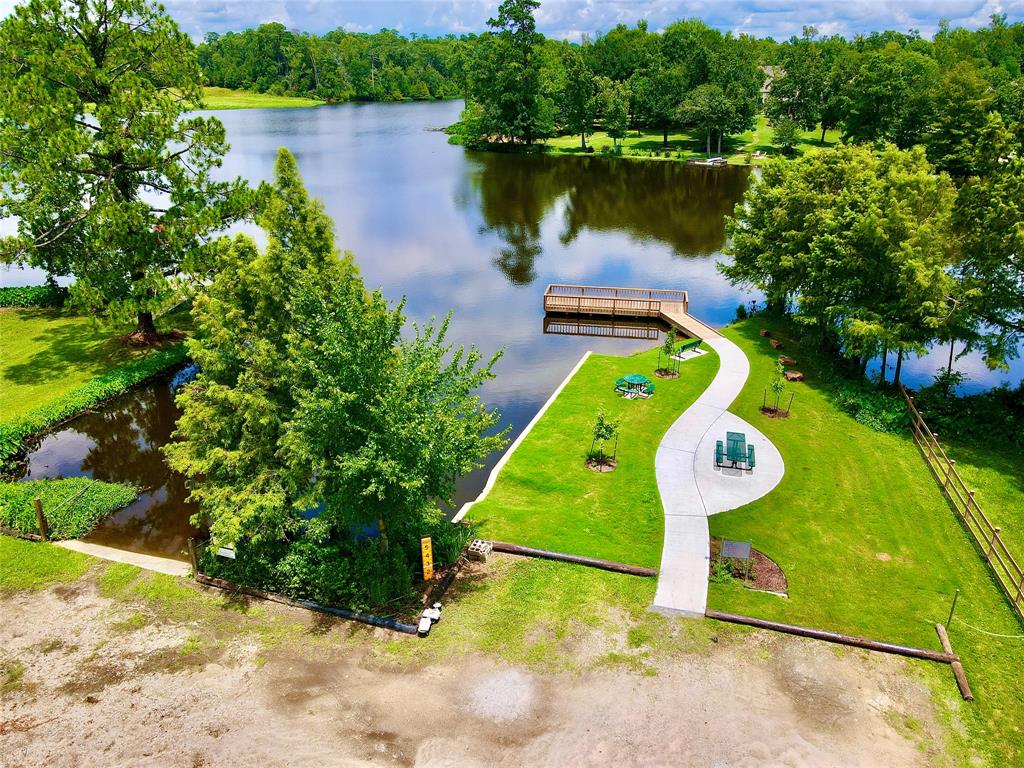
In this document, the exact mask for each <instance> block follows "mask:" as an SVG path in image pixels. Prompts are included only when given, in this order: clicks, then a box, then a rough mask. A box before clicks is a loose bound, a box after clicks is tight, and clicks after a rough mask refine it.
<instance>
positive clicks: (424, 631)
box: [416, 616, 433, 637]
mask: <svg viewBox="0 0 1024 768" xmlns="http://www.w3.org/2000/svg"><path fill="white" fill-rule="evenodd" d="M431 624H433V622H432V621H431V620H430V619H429V618H427V617H426V616H424V617H423V618H421V619H420V625H419V626H418V627H417V628H416V631H417V632H419V634H420V637H426V636H427V635H428V634H430V626H431Z"/></svg>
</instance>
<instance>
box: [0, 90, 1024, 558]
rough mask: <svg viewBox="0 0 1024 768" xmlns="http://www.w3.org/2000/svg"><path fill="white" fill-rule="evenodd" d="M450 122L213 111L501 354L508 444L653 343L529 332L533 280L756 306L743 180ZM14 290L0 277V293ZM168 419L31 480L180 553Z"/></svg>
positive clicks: (455, 326) (83, 445)
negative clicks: (541, 146) (555, 393)
mask: <svg viewBox="0 0 1024 768" xmlns="http://www.w3.org/2000/svg"><path fill="white" fill-rule="evenodd" d="M460 109H461V103H460V102H444V103H411V104H346V105H339V106H334V107H319V108H312V109H292V110H237V111H224V112H218V113H217V117H218V118H220V120H221V121H223V122H224V124H225V126H226V128H227V133H228V138H229V141H230V142H231V145H232V149H231V152H230V154H229V155H228V157H227V158H226V159H225V163H224V169H223V173H224V175H225V176H229V177H233V176H236V175H241V176H243V177H245V178H247V179H249V180H250V181H252V182H259V181H264V180H270V179H271V177H272V171H273V165H274V160H275V156H276V153H277V149H278V147H281V146H287V147H288V148H289V149H290V150H291V151H292V152H293V153H294V154H295V156H296V158H297V160H298V163H299V168H300V170H301V171H302V174H303V176H304V178H305V181H306V185H307V187H308V188H309V190H310V192H311V193H312V194H313V195H315V196H317V197H319V198H320V199H321V200H322V201H323V203H324V206H325V208H326V211H327V213H328V214H330V216H331V217H332V218H333V219H334V222H335V226H336V232H337V243H338V246H339V247H340V248H341V249H344V250H349V251H352V252H353V253H354V254H355V255H356V258H357V260H358V263H359V265H360V268H361V270H362V273H363V277H364V278H365V280H366V283H367V285H368V286H369V287H371V288H377V287H379V288H381V289H382V290H383V292H384V294H385V296H387V297H388V298H389V299H391V300H393V301H398V300H400V299H401V298H402V297H403V296H404V297H405V298H406V300H407V304H406V312H407V314H408V315H409V317H410V318H411V319H413V320H416V321H420V322H423V321H427V320H429V319H430V318H431V317H439V318H440V317H443V316H444V315H445V314H446V313H447V312H448V311H449V310H454V311H455V315H454V319H453V322H452V325H451V332H450V338H451V340H453V341H455V342H457V343H464V344H477V345H478V346H480V347H481V348H482V349H483V351H484V352H485V353H490V352H493V351H496V350H499V349H503V350H504V357H503V359H502V360H501V361H500V362H499V363H498V366H497V369H496V372H497V378H496V379H495V380H494V381H492V382H490V383H488V384H487V385H486V386H485V387H484V388H483V390H482V392H481V397H482V398H483V399H484V400H485V401H486V402H487V403H488V404H489V405H491V406H493V407H496V408H498V409H499V410H500V411H501V412H502V414H503V417H504V423H505V424H510V425H512V427H513V430H514V431H518V430H519V429H521V428H522V427H523V426H525V425H526V423H527V422H528V421H529V420H530V419H531V418H532V417H533V415H534V414H535V413H536V411H537V409H538V408H539V407H540V405H541V404H542V403H543V402H544V401H545V400H546V399H547V398H548V396H549V394H550V393H551V391H552V390H553V389H554V388H555V387H556V386H557V384H558V382H560V381H561V380H562V379H563V378H564V377H565V375H566V374H567V373H568V371H569V370H570V369H571V368H572V366H573V365H574V364H575V363H576V361H577V360H578V359H579V357H580V356H581V355H582V354H583V353H584V352H585V351H586V350H594V351H597V352H611V353H626V352H630V351H632V350H635V349H639V348H642V347H645V346H649V345H650V344H652V343H653V342H652V341H650V340H647V341H638V340H627V339H615V338H606V337H594V336H590V337H583V336H571V335H559V334H556V333H545V325H544V313H543V311H542V308H541V296H542V294H543V292H544V288H545V286H546V285H547V284H548V283H557V282H567V283H587V284H597V285H618V286H637V287H656V288H682V289H687V290H688V291H689V292H690V310H691V312H692V313H693V314H694V315H696V316H697V317H699V318H701V319H702V320H704V321H705V322H708V323H710V324H712V325H721V324H724V323H726V322H728V321H729V320H731V319H732V317H733V316H734V314H735V310H736V306H737V304H739V303H741V302H745V301H749V300H750V299H751V298H756V297H752V296H748V295H745V294H743V293H741V292H740V291H737V290H736V289H734V288H732V287H731V286H730V285H729V284H728V283H727V282H726V281H725V280H723V279H722V277H721V276H720V275H719V274H718V273H717V271H716V268H715V263H716V261H718V260H719V259H721V258H722V257H721V253H720V251H721V248H722V246H723V245H724V238H725V233H724V221H723V217H724V216H725V215H726V214H727V213H729V212H731V211H732V208H733V206H734V205H735V203H736V202H737V201H738V200H739V199H740V197H741V196H742V194H743V192H744V190H745V189H746V186H747V182H748V171H747V170H745V169H740V168H733V167H726V168H720V169H702V168H693V167H690V168H688V167H685V166H682V165H680V164H676V163H655V162H629V161H607V160H604V159H601V158H596V157H590V158H549V157H522V156H514V155H500V154H486V153H473V152H466V151H465V150H463V149H461V148H459V147H454V146H451V145H449V144H448V143H447V137H446V136H445V135H444V134H443V133H440V132H438V131H435V130H431V129H436V128H440V127H443V126H445V125H448V124H450V123H451V122H452V121H454V120H455V119H456V118H457V116H458V113H459V111H460ZM254 234H255V232H254ZM25 278H26V276H25V275H17V274H13V273H7V274H4V273H0V282H7V283H13V282H17V281H25ZM33 281H35V280H29V282H33ZM548 330H554V329H551V328H549V329H548ZM601 332H606V330H604V331H601ZM944 363H945V352H944V351H941V350H939V351H936V352H935V353H934V354H933V355H932V356H930V357H927V358H923V359H921V360H911V361H908V362H907V363H906V364H905V367H904V375H905V377H906V380H907V381H908V382H909V383H912V384H913V383H924V382H927V381H928V380H930V378H931V374H932V372H933V371H934V370H935V367H936V366H937V365H938V364H944ZM958 367H959V368H960V369H961V370H964V371H966V372H967V373H968V374H969V375H970V377H971V385H970V386H971V387H973V388H983V387H988V386H993V385H995V384H998V383H999V382H1000V381H1002V380H1009V381H1012V382H1013V383H1016V382H1019V381H1020V379H1021V375H1022V373H1024V369H1022V367H1021V366H1020V365H1019V364H1018V366H1017V368H1016V369H1015V370H1014V371H1013V372H1012V373H1011V374H1005V373H998V372H997V373H995V374H993V373H990V372H988V371H987V370H985V368H984V366H983V365H982V364H981V363H980V362H979V361H977V360H967V361H961V362H960V363H959V364H958ZM175 417H176V415H175V412H174V408H173V403H172V402H171V400H170V396H169V394H167V391H166V386H165V385H163V384H156V385H153V386H151V387H148V388H145V389H143V390H141V391H140V392H139V393H137V394H134V393H133V394H130V395H129V396H127V397H126V398H123V399H122V400H121V401H118V402H117V403H116V404H115V405H114V406H112V407H111V408H110V409H107V410H106V411H104V413H103V414H92V415H89V416H85V417H83V418H81V419H77V420H75V421H74V422H72V423H70V424H69V425H68V427H67V428H65V429H64V430H62V431H60V432H58V433H55V434H54V435H51V436H49V437H47V438H46V439H45V440H44V441H43V443H42V444H41V445H40V447H39V449H38V450H37V451H36V452H35V453H33V455H32V456H31V457H30V463H29V470H30V473H31V475H32V476H33V477H42V476H57V475H65V476H70V475H76V474H92V475H93V476H95V477H98V478H102V479H110V480H125V481H128V482H133V483H135V484H136V485H138V486H140V487H142V488H146V489H147V493H146V495H145V496H144V497H143V498H142V499H140V500H139V501H137V502H136V503H135V504H134V505H133V506H132V507H131V508H129V509H128V510H126V511H125V512H124V513H122V514H121V515H119V516H117V517H116V518H115V519H114V520H112V521H110V522H109V523H108V524H107V525H106V526H104V527H103V528H101V529H100V530H99V531H97V532H96V533H95V534H94V538H96V539H97V540H102V541H106V542H107V543H110V544H113V545H115V546H128V547H131V548H134V549H139V550H141V551H150V552H166V553H175V552H178V551H179V550H180V547H181V546H182V542H183V540H184V537H185V535H187V531H188V526H187V524H186V523H184V520H185V518H186V517H187V515H188V514H189V513H190V510H188V509H187V508H186V506H185V505H184V502H183V498H184V492H183V490H182V488H181V484H180V481H179V480H178V479H177V478H175V477H173V476H172V475H171V474H170V473H168V472H167V470H166V469H165V468H164V467H163V465H162V463H161V461H160V457H159V454H158V452H157V451H156V448H157V447H158V446H159V445H162V444H163V443H164V442H165V441H166V440H167V437H168V435H169V433H170V431H171V428H172V424H173V420H174V418H175ZM496 460H497V457H493V458H492V463H493V461H496ZM488 470H489V467H488V468H486V469H485V470H482V471H479V472H476V473H474V474H473V475H471V476H468V477H466V478H464V479H463V480H462V482H461V483H460V488H459V496H458V499H457V500H456V501H457V503H461V502H463V501H465V500H467V499H469V498H472V497H473V496H475V495H476V494H477V492H478V491H479V489H480V488H481V487H482V486H483V482H484V478H485V476H486V472H487V471H488Z"/></svg>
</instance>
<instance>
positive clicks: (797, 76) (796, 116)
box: [765, 27, 826, 131]
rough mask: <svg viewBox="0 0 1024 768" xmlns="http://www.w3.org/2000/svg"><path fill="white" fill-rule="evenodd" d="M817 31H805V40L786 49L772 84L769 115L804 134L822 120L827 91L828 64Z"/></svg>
mask: <svg viewBox="0 0 1024 768" xmlns="http://www.w3.org/2000/svg"><path fill="white" fill-rule="evenodd" d="M816 34H817V30H816V29H815V28H814V27H804V34H803V37H801V38H793V39H792V40H790V41H789V42H788V43H787V44H786V45H784V46H783V47H782V56H781V59H780V62H779V68H778V69H779V71H778V73H777V74H776V76H775V77H774V79H773V80H772V82H771V89H770V91H769V93H768V99H767V101H766V102H765V114H766V115H767V116H768V117H769V118H770V119H772V120H773V121H778V120H782V119H787V120H791V121H793V122H794V123H795V124H796V125H797V126H799V127H800V128H803V129H804V130H808V131H809V130H813V129H814V128H815V127H817V125H818V123H819V122H820V120H821V112H822V101H823V98H822V91H823V90H824V88H825V87H826V72H825V61H824V57H823V54H822V50H821V47H820V46H819V45H818V43H817V42H816V41H815V40H814V37H815V35H816Z"/></svg>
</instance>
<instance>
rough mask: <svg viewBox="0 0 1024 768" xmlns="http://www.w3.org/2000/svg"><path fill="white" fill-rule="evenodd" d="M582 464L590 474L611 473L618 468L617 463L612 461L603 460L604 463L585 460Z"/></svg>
mask: <svg viewBox="0 0 1024 768" xmlns="http://www.w3.org/2000/svg"><path fill="white" fill-rule="evenodd" d="M584 464H586V465H587V469H589V470H590V471H591V472H602V473H603V472H612V471H614V470H615V468H616V467H617V466H619V462H617V461H615V460H614V459H605V460H604V461H598V460H597V459H587V460H586V461H585V462H584Z"/></svg>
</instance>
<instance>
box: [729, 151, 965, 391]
mask: <svg viewBox="0 0 1024 768" xmlns="http://www.w3.org/2000/svg"><path fill="white" fill-rule="evenodd" d="M953 198H954V191H953V186H952V183H951V182H950V180H949V177H947V176H946V175H944V174H941V175H939V174H936V173H935V172H934V168H932V166H931V165H930V164H929V163H928V162H927V159H926V158H925V156H924V153H923V150H921V148H916V149H914V150H912V151H901V150H899V149H897V148H895V147H893V146H891V145H889V146H886V147H884V148H883V149H881V150H872V149H869V148H866V147H857V146H846V147H840V148H837V149H834V150H828V151H823V152H821V153H819V154H817V155H812V156H809V157H804V158H801V159H800V160H797V161H789V162H786V161H781V160H779V161H775V162H773V163H769V164H768V165H767V166H766V167H765V169H764V173H763V175H762V178H761V180H760V181H759V182H757V183H755V184H754V186H753V187H752V188H751V190H750V191H749V192H748V193H747V195H746V197H745V203H744V205H742V206H738V207H737V208H736V213H735V217H734V218H733V219H731V220H730V221H729V223H728V232H729V235H730V246H729V253H730V254H731V255H732V257H733V261H732V263H730V264H722V265H720V269H721V271H722V272H723V273H724V274H725V275H726V277H727V278H728V279H729V280H730V282H732V283H734V284H737V285H748V286H756V287H758V288H759V289H761V290H762V291H763V292H764V293H765V294H766V296H767V297H768V299H769V302H770V303H771V304H772V305H774V306H776V307H780V306H785V305H787V304H788V303H789V301H790V300H791V299H792V300H795V302H796V305H797V308H798V312H797V315H796V317H797V319H798V320H799V321H800V322H802V323H804V324H806V325H807V326H809V328H810V329H811V330H812V331H814V332H816V333H817V337H818V339H819V341H820V342H821V343H822V345H823V346H825V347H827V348H831V349H833V350H836V351H840V350H841V351H842V352H843V353H845V354H847V355H849V356H851V357H857V358H859V359H860V361H861V363H862V365H863V364H864V363H865V362H866V360H867V359H868V358H869V357H871V356H874V355H875V354H877V353H878V352H879V351H880V350H881V349H891V350H896V351H897V353H898V362H897V367H898V368H899V365H900V364H901V362H902V359H903V356H904V354H905V353H907V352H911V353H917V352H920V351H922V350H923V348H924V346H925V345H926V344H927V343H929V342H930V341H932V340H934V339H936V338H941V337H942V336H943V335H944V334H945V333H946V324H947V322H948V320H949V315H950V308H949V306H948V297H949V296H950V295H951V294H952V293H953V291H954V285H953V278H952V277H951V275H950V269H951V267H952V265H953V263H954V260H955V256H956V253H955V238H954V236H953V232H952V219H951V214H952V205H953ZM897 383H898V374H897Z"/></svg>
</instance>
